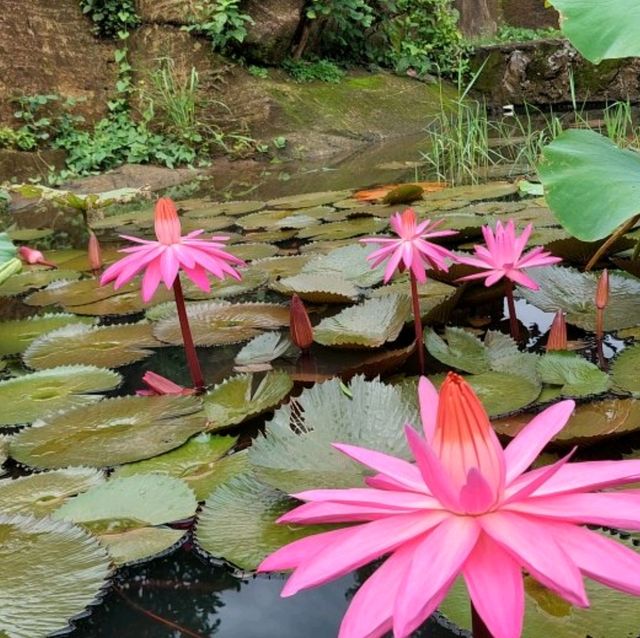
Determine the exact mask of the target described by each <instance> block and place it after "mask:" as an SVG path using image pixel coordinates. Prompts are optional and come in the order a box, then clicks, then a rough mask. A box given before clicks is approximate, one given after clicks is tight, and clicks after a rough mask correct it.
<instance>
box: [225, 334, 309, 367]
mask: <svg viewBox="0 0 640 638" xmlns="http://www.w3.org/2000/svg"><path fill="white" fill-rule="evenodd" d="M299 354H300V350H298V348H296V346H294V345H293V343H292V342H291V339H290V338H289V336H288V335H285V334H282V333H280V332H265V333H264V334H262V335H258V336H257V337H254V338H253V339H252V340H251V341H250V342H249V343H248V344H247V345H246V346H244V347H243V348H242V350H240V352H238V354H237V355H236V358H235V359H234V362H235V364H236V365H239V366H248V365H255V364H259V363H270V362H271V361H274V360H275V359H278V358H279V357H284V358H291V357H297V356H298V355H299Z"/></svg>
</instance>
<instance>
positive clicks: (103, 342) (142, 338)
mask: <svg viewBox="0 0 640 638" xmlns="http://www.w3.org/2000/svg"><path fill="white" fill-rule="evenodd" d="M160 346H162V343H160V342H158V341H157V340H156V339H155V338H154V337H153V335H152V333H151V324H148V323H136V324H118V325H113V326H100V327H91V326H87V325H83V324H72V325H69V326H65V327H64V328H59V329H58V330H54V331H53V332H49V333H47V334H46V335H43V336H42V337H39V338H38V339H36V340H35V341H33V342H32V343H31V345H30V346H29V348H27V351H26V352H25V353H24V362H25V363H26V364H27V365H28V366H29V367H30V368H34V369H35V370H42V369H44V368H53V367H56V366H60V365H72V364H79V363H92V364H94V365H98V366H103V367H105V368H117V367H119V366H124V365H128V364H129V363H133V362H134V361H140V360H141V359H145V358H146V357H148V356H149V355H150V354H151V353H152V351H151V350H148V349H147V348H148V347H160Z"/></svg>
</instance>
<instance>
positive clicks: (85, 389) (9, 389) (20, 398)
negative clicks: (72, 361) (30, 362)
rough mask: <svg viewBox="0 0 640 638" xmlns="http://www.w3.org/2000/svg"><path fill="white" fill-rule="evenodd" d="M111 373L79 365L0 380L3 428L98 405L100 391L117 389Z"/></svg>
mask: <svg viewBox="0 0 640 638" xmlns="http://www.w3.org/2000/svg"><path fill="white" fill-rule="evenodd" d="M121 382H122V377H121V376H120V375H119V374H118V373H117V372H113V371H112V370H106V369H104V368H97V367H95V366H86V365H76V366H62V367H59V368H51V369H50V370H43V371H41V372H34V373H33V374H25V375H24V376H21V377H15V378H13V379H7V380H6V381H0V427H1V426H6V425H17V424H23V423H31V422H32V421H35V420H36V419H39V418H42V417H44V416H46V415H48V414H51V413H53V412H59V411H63V410H69V409H70V408H75V407H79V406H83V405H89V404H92V403H96V402H97V401H100V400H101V399H102V395H101V394H98V393H99V392H108V391H109V390H113V389H115V388H117V387H118V386H119V385H120V383H121Z"/></svg>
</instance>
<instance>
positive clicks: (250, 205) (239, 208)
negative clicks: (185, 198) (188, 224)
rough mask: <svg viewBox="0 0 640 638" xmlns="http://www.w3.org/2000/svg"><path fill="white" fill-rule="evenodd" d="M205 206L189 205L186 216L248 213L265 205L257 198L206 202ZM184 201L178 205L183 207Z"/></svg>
mask: <svg viewBox="0 0 640 638" xmlns="http://www.w3.org/2000/svg"><path fill="white" fill-rule="evenodd" d="M204 204H205V205H204V206H203V207H201V208H193V209H189V208H188V205H187V209H188V210H187V211H186V213H185V217H210V216H213V215H231V216H234V217H235V216H238V215H246V214H247V213H253V212H255V211H257V210H260V209H261V208H264V207H265V203H264V202H259V201H255V200H239V201H230V202H212V203H207V202H204ZM184 205H185V203H184V202H178V206H180V208H183V206H184Z"/></svg>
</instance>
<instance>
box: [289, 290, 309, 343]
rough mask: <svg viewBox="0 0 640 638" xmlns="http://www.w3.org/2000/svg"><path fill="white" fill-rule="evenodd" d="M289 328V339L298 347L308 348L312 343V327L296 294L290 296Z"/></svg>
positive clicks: (305, 310)
mask: <svg viewBox="0 0 640 638" xmlns="http://www.w3.org/2000/svg"><path fill="white" fill-rule="evenodd" d="M289 330H290V331H291V341H293V343H294V344H295V345H296V346H298V348H300V350H308V349H309V348H310V347H311V344H312V343H313V328H312V327H311V321H310V319H309V314H308V313H307V309H306V308H305V307H304V304H303V303H302V299H300V297H298V295H293V297H292V298H291V306H290V309H289Z"/></svg>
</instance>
